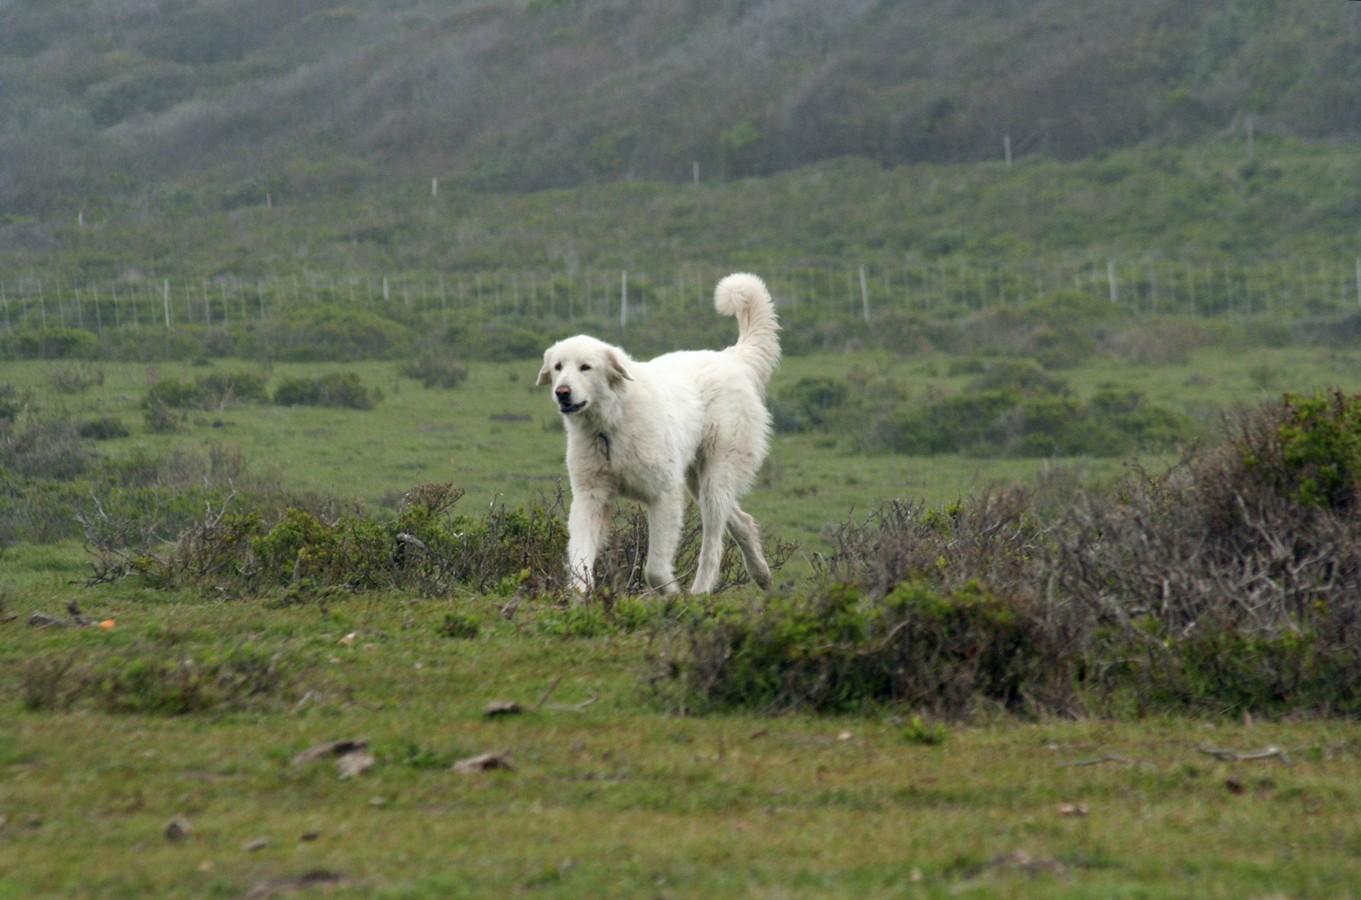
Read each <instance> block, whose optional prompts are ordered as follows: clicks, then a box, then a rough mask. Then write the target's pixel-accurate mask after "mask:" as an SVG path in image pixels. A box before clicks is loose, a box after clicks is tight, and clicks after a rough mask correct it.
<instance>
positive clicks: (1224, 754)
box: [1196, 747, 1291, 766]
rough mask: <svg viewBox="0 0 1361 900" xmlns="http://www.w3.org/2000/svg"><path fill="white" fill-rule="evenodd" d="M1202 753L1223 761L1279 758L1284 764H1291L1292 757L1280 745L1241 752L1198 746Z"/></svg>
mask: <svg viewBox="0 0 1361 900" xmlns="http://www.w3.org/2000/svg"><path fill="white" fill-rule="evenodd" d="M1196 749H1197V750H1199V751H1200V752H1201V753H1204V754H1205V755H1207V756H1213V757H1214V758H1215V759H1218V760H1222V761H1223V762H1251V761H1253V760H1258V759H1279V760H1280V761H1281V763H1282V764H1283V765H1287V766H1288V765H1290V764H1291V763H1290V757H1289V756H1287V755H1286V752H1285V751H1284V750H1282V749H1281V748H1280V747H1264V748H1263V749H1261V750H1255V751H1249V752H1246V753H1240V752H1238V751H1237V750H1225V749H1222V748H1218V747H1197V748H1196Z"/></svg>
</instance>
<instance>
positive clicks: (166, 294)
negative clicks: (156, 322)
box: [161, 278, 170, 331]
mask: <svg viewBox="0 0 1361 900" xmlns="http://www.w3.org/2000/svg"><path fill="white" fill-rule="evenodd" d="M161 302H162V303H164V304H165V327H166V330H167V331H169V330H170V279H169V278H167V279H165V282H164V283H163V284H162V285H161Z"/></svg>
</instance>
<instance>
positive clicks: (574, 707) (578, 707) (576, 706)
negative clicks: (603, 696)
mask: <svg viewBox="0 0 1361 900" xmlns="http://www.w3.org/2000/svg"><path fill="white" fill-rule="evenodd" d="M599 699H600V694H599V692H597V693H594V694H592V695H591V696H590V697H588V698H586V699H585V700H582V701H581V702H580V703H552V704H549V705H548V706H546V707H544V708H545V709H559V710H564V711H566V712H581V711H582V710H584V709H586V708H587V707H589V706H590V705H591V704H593V703H595V702H596V701H597V700H599Z"/></svg>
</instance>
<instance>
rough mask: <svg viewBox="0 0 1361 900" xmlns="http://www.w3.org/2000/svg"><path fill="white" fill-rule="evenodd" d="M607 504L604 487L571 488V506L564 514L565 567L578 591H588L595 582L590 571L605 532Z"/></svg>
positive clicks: (608, 504)
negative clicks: (565, 534) (569, 510)
mask: <svg viewBox="0 0 1361 900" xmlns="http://www.w3.org/2000/svg"><path fill="white" fill-rule="evenodd" d="M610 508H611V498H610V495H609V494H608V493H607V492H605V491H601V490H582V491H576V490H574V491H573V492H572V509H571V512H570V513H568V515H567V570H568V573H569V574H570V575H571V578H572V587H573V589H574V590H576V592H577V593H578V594H583V595H584V594H586V593H588V592H589V591H590V590H591V587H592V586H593V585H594V584H595V579H594V576H593V574H592V572H593V570H594V569H595V558H596V557H597V556H599V555H600V550H601V548H602V547H604V546H605V538H606V537H607V536H608V535H609V529H610Z"/></svg>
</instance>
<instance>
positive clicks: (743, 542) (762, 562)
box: [728, 506, 770, 591]
mask: <svg viewBox="0 0 1361 900" xmlns="http://www.w3.org/2000/svg"><path fill="white" fill-rule="evenodd" d="M728 533H729V534H731V535H732V537H733V540H734V541H736V542H737V547H738V549H740V550H741V551H742V561H743V562H744V563H746V565H747V574H748V575H750V576H751V580H752V581H754V582H756V584H757V585H759V586H760V587H761V589H762V590H766V591H768V590H770V566H769V565H768V564H767V563H766V556H765V554H764V553H763V552H761V529H760V528H759V527H758V526H757V524H756V520H755V519H753V518H752V517H751V516H749V515H748V514H747V513H746V512H744V511H743V510H742V509H741V508H740V507H737V506H734V507H733V510H732V515H730V516H729V517H728Z"/></svg>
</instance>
